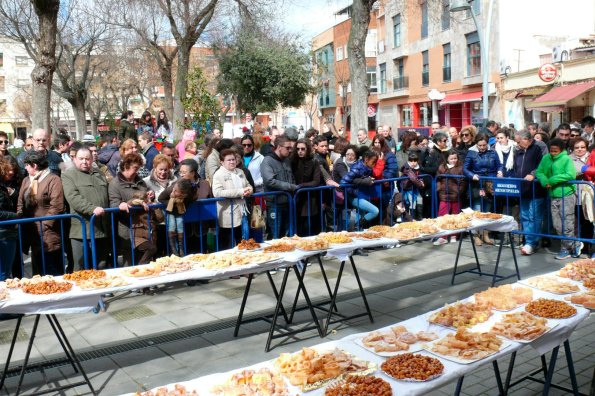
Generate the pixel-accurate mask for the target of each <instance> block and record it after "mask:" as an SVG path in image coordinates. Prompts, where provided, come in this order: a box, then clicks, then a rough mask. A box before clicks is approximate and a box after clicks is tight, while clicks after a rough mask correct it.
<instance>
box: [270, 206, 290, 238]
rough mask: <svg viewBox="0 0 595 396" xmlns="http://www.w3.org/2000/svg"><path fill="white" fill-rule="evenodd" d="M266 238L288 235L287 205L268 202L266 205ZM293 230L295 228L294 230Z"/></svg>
mask: <svg viewBox="0 0 595 396" xmlns="http://www.w3.org/2000/svg"><path fill="white" fill-rule="evenodd" d="M267 230H268V233H269V235H268V239H276V238H283V237H284V236H289V235H288V234H289V207H288V206H286V205H275V204H268V206H267ZM294 231H295V230H294Z"/></svg>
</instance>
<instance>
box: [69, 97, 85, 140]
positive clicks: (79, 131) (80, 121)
mask: <svg viewBox="0 0 595 396" xmlns="http://www.w3.org/2000/svg"><path fill="white" fill-rule="evenodd" d="M68 103H70V105H71V106H72V112H73V113H74V122H75V125H76V140H79V141H80V140H82V139H83V135H85V134H86V133H87V113H86V111H85V101H84V99H81V98H80V97H78V96H77V97H75V98H74V99H72V100H69V101H68Z"/></svg>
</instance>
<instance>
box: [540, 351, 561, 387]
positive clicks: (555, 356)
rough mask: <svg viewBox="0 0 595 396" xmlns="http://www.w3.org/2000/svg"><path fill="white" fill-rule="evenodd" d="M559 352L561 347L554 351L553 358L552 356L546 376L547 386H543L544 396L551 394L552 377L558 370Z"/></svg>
mask: <svg viewBox="0 0 595 396" xmlns="http://www.w3.org/2000/svg"><path fill="white" fill-rule="evenodd" d="M559 350H560V346H559V345H558V346H557V347H555V348H554V349H553V350H552V356H550V365H549V367H548V368H547V372H546V375H545V384H543V392H542V395H543V396H547V395H549V393H550V386H551V384H552V377H553V376H554V369H555V368H556V359H558V351H559ZM544 359H545V358H544Z"/></svg>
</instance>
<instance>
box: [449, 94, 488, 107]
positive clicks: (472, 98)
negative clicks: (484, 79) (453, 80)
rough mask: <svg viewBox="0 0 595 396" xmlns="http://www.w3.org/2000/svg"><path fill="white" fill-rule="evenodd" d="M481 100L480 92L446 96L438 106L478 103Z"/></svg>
mask: <svg viewBox="0 0 595 396" xmlns="http://www.w3.org/2000/svg"><path fill="white" fill-rule="evenodd" d="M481 98H482V93H481V91H476V92H464V93H458V94H447V95H446V96H445V97H444V99H442V100H441V101H440V106H444V105H447V104H457V103H465V102H480V101H481Z"/></svg>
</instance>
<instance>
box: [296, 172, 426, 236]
mask: <svg viewBox="0 0 595 396" xmlns="http://www.w3.org/2000/svg"><path fill="white" fill-rule="evenodd" d="M418 177H419V179H421V180H423V181H424V184H425V186H424V188H421V189H420V188H418V187H417V186H415V185H411V186H408V185H406V184H405V183H406V182H407V181H408V180H409V178H408V177H397V178H391V179H383V180H375V181H374V183H373V184H372V185H371V186H370V187H369V189H368V191H367V192H366V193H365V194H364V192H363V188H361V189H360V188H358V187H357V186H354V185H349V184H342V185H341V186H340V189H337V188H335V187H333V186H319V187H308V188H301V189H299V190H297V191H296V192H295V194H294V199H293V201H294V205H295V206H294V208H293V212H294V215H293V216H294V218H295V219H296V222H295V223H296V230H297V233H298V234H299V235H301V236H304V235H314V234H318V232H320V231H326V229H329V230H337V231H339V230H348V229H349V228H350V211H351V210H355V211H356V219H355V224H354V227H355V228H356V229H360V219H361V218H362V216H361V212H362V205H360V203H359V201H360V200H361V201H362V203H363V201H364V200H365V201H367V203H366V204H365V205H368V204H372V205H374V206H375V207H376V208H378V215H377V216H376V217H375V218H374V219H373V220H375V219H378V220H379V223H380V224H385V223H386V224H389V225H393V224H395V223H396V222H397V218H398V216H397V215H395V210H394V208H395V201H394V200H395V193H397V192H400V194H401V196H403V195H405V194H406V197H405V198H404V199H405V200H407V202H409V204H405V205H406V207H405V209H406V210H407V211H409V212H410V214H411V215H412V217H415V216H414V215H415V213H414V211H415V208H416V206H417V205H418V202H419V205H420V206H422V207H423V205H424V204H425V205H428V206H429V212H428V213H429V215H430V216H432V217H433V216H434V199H435V198H434V197H435V194H434V191H433V186H434V181H433V178H432V176H430V175H425V174H424V175H419V176H418ZM403 186H405V187H406V189H405V190H403V188H402V187H403ZM350 190H352V193H351V194H350V193H349V191H350ZM326 191H328V193H326V194H328V195H330V197H329V196H328V195H327V196H326V197H325V196H324V195H325V192H326ZM426 191H427V194H424V192H426ZM329 193H330V194H329ZM426 198H427V200H429V203H427V202H425V203H424V202H422V201H424V200H426ZM323 203H324V204H325V205H324V207H323ZM304 209H306V210H305V211H304ZM315 211H317V213H315ZM303 213H305V214H304V215H302V214H303ZM300 218H302V220H300ZM325 220H326V221H325ZM325 226H326V227H325Z"/></svg>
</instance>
